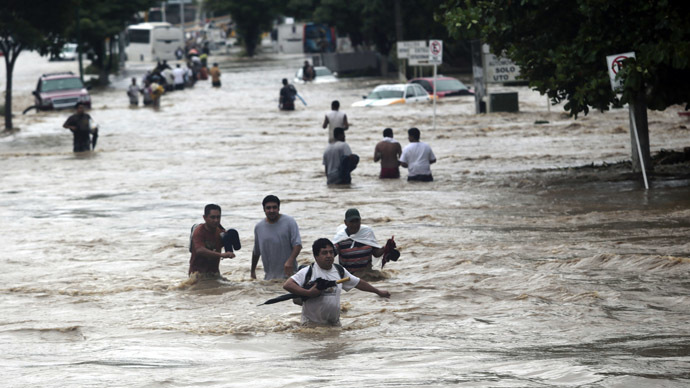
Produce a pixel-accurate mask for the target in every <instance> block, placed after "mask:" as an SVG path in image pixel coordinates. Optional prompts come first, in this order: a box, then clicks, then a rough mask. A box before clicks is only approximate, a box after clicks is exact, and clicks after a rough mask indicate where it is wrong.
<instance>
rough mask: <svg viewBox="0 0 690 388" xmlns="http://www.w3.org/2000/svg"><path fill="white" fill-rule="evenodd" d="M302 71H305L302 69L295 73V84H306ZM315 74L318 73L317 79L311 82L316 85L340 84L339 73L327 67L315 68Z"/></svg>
mask: <svg viewBox="0 0 690 388" xmlns="http://www.w3.org/2000/svg"><path fill="white" fill-rule="evenodd" d="M302 70H303V69H302V68H301V67H300V68H299V70H297V71H296V72H295V79H294V82H297V83H304V80H303V79H302ZM314 72H315V73H316V77H314V80H312V81H309V82H313V83H315V84H324V83H330V82H338V78H337V76H338V73H333V72H331V70H330V69H329V68H327V67H326V66H314Z"/></svg>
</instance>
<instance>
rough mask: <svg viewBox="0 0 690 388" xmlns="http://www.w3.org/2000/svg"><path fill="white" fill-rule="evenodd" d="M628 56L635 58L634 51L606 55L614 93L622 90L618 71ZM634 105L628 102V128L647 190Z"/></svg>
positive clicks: (645, 170) (647, 185) (645, 171)
mask: <svg viewBox="0 0 690 388" xmlns="http://www.w3.org/2000/svg"><path fill="white" fill-rule="evenodd" d="M628 58H635V53H634V52H628V53H622V54H614V55H608V56H606V66H607V67H608V70H609V78H610V80H611V89H612V90H613V91H614V92H616V93H622V92H623V83H622V82H621V79H620V77H619V76H618V73H619V72H620V70H621V69H622V68H623V61H624V60H626V59H628ZM634 112H635V107H634V104H633V103H632V102H629V103H628V114H629V115H630V130H631V131H632V133H633V135H634V136H635V144H636V145H637V155H638V157H639V158H640V166H641V167H642V178H643V180H644V188H645V190H649V183H648V182H647V169H646V168H645V166H644V158H643V157H642V148H640V136H639V134H638V133H637V123H636V122H635V120H636V118H635V113H634Z"/></svg>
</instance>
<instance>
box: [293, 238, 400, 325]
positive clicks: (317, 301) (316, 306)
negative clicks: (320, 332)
mask: <svg viewBox="0 0 690 388" xmlns="http://www.w3.org/2000/svg"><path fill="white" fill-rule="evenodd" d="M312 252H313V254H314V260H315V261H316V263H315V264H312V265H310V266H307V267H304V268H302V269H301V270H300V271H298V272H297V273H296V274H294V275H292V277H290V278H289V279H288V280H286V281H285V284H283V288H284V289H285V290H287V291H288V292H290V293H292V294H296V295H301V296H303V297H307V298H308V299H307V300H305V301H304V302H303V304H302V324H316V325H332V326H340V293H341V292H342V290H345V291H349V290H351V289H353V288H356V289H358V290H362V291H366V292H371V293H374V294H377V295H378V296H380V297H382V298H390V296H391V294H390V292H388V291H386V290H379V289H377V288H376V287H374V286H372V285H371V284H369V283H368V282H366V281H365V280H362V279H359V278H358V277H356V276H354V275H352V274H351V273H349V272H348V271H347V270H346V269H344V268H343V267H341V266H339V265H337V264H334V261H335V250H334V249H333V243H331V241H330V240H328V239H326V238H320V239H318V240H316V241H315V242H314V244H313V245H312ZM308 274H309V275H310V278H309V279H307V275H308ZM319 279H320V280H319ZM342 279H347V280H344V281H342V282H340V283H336V284H334V285H333V284H328V285H329V287H327V288H323V287H320V285H321V284H326V283H327V282H328V281H339V280H342ZM311 281H313V282H314V284H313V285H312V286H311V287H310V288H308V289H307V288H304V287H303V286H304V285H308V284H309V283H310V282H311ZM320 288H323V289H320Z"/></svg>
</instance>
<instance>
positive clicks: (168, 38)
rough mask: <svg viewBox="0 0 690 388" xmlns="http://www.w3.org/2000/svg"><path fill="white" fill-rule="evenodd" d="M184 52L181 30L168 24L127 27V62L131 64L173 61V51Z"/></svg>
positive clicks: (158, 23)
mask: <svg viewBox="0 0 690 388" xmlns="http://www.w3.org/2000/svg"><path fill="white" fill-rule="evenodd" d="M178 48H182V49H183V50H184V37H183V35H182V29H180V28H177V27H173V26H172V25H171V24H170V23H164V22H157V23H141V24H134V25H131V26H129V27H127V48H126V49H125V53H126V54H127V60H128V61H133V62H135V61H136V62H145V61H146V62H148V61H159V60H163V59H175V50H177V49H178Z"/></svg>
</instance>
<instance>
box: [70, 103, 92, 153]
mask: <svg viewBox="0 0 690 388" xmlns="http://www.w3.org/2000/svg"><path fill="white" fill-rule="evenodd" d="M75 107H76V109H77V112H76V113H75V114H73V115H71V116H70V117H68V118H67V121H65V123H64V124H63V125H62V127H63V128H67V129H69V130H70V131H72V134H73V135H74V140H73V147H72V150H73V151H74V152H86V151H90V150H91V135H92V134H93V135H94V138H96V137H97V136H98V135H97V134H98V129H97V128H92V120H91V116H90V115H89V114H88V113H86V112H85V111H84V104H83V103H81V102H78V103H77V105H76V106H75Z"/></svg>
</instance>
